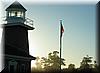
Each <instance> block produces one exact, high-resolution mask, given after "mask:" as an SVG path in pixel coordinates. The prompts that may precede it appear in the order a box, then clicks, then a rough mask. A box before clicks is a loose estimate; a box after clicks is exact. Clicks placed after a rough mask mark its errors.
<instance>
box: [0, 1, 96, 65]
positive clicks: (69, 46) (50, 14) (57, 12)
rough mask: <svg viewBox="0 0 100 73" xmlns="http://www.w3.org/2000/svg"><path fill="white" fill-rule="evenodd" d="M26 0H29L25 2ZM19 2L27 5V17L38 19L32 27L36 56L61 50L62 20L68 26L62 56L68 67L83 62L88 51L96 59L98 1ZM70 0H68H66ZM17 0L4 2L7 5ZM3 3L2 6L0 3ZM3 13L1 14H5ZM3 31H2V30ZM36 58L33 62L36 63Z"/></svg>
mask: <svg viewBox="0 0 100 73" xmlns="http://www.w3.org/2000/svg"><path fill="white" fill-rule="evenodd" d="M24 1H26V2H24ZM60 1H61V0H59V1H55V2H53V1H51V2H49V1H48V2H45V0H44V2H43V3H41V1H40V2H37V1H36V2H35V1H32V2H31V1H30V2H28V3H27V0H22V1H20V0H19V2H20V3H21V4H22V5H23V6H24V7H25V8H26V9H27V12H26V17H28V18H30V19H32V20H33V21H34V28H35V29H34V30H29V31H28V33H29V34H28V36H29V50H30V54H31V55H32V56H35V57H37V56H39V57H43V56H44V57H47V55H48V53H50V52H53V51H55V50H57V51H59V38H60V37H59V35H60V20H62V22H63V23H62V24H63V27H64V34H63V37H62V57H63V58H64V59H65V60H66V61H65V62H66V67H67V66H68V65H69V64H70V63H73V64H75V66H76V67H79V66H80V62H81V60H82V58H83V57H84V56H86V55H89V56H92V57H93V60H95V59H96V54H97V53H96V3H97V1H95V0H88V1H86V2H85V1H84V2H79V3H78V2H77V1H78V0H77V1H76V2H73V1H72V2H68V3H67V2H64V1H62V3H60ZM66 1H67V0H66ZM12 2H13V1H12V0H9V2H4V4H3V6H2V7H3V8H2V14H3V15H5V12H4V9H6V7H8V6H9V5H10V4H11V3H12ZM0 7H1V6H0ZM3 15H2V16H1V17H3ZM0 34H2V31H1V33H0ZM33 63H34V62H33V61H32V66H33Z"/></svg>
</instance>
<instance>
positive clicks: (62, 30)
mask: <svg viewBox="0 0 100 73" xmlns="http://www.w3.org/2000/svg"><path fill="white" fill-rule="evenodd" d="M60 25H61V27H60V37H62V34H63V32H64V28H63V25H62V21H60Z"/></svg>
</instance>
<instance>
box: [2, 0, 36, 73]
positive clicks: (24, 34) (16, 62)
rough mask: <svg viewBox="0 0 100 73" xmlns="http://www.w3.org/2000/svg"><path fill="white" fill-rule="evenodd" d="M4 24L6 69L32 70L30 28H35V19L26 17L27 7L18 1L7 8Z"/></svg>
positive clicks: (32, 58) (9, 70) (17, 71)
mask: <svg viewBox="0 0 100 73" xmlns="http://www.w3.org/2000/svg"><path fill="white" fill-rule="evenodd" d="M5 11H6V19H5V21H6V23H4V24H3V35H4V36H3V37H4V38H3V40H4V44H3V46H4V70H5V71H7V72H10V73H15V72H16V73H29V72H31V60H35V57H33V56H31V55H30V54H29V41H28V30H34V27H33V20H31V19H29V18H26V16H25V15H26V11H27V10H26V9H25V8H24V7H23V6H22V5H21V4H20V3H19V2H17V1H15V2H14V3H12V4H11V5H10V6H9V7H8V8H6V10H5Z"/></svg>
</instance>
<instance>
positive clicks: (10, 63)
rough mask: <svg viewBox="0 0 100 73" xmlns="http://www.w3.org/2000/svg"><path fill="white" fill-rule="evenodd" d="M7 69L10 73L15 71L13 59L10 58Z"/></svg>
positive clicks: (15, 66) (15, 64)
mask: <svg viewBox="0 0 100 73" xmlns="http://www.w3.org/2000/svg"><path fill="white" fill-rule="evenodd" d="M8 69H9V72H10V73H15V72H16V71H17V62H16V61H15V60H10V61H9V62H8Z"/></svg>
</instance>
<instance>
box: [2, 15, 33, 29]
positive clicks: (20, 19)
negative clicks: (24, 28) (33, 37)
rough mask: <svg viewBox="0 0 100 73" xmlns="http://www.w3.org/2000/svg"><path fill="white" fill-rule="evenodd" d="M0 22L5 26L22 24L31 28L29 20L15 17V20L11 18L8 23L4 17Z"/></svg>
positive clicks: (31, 22) (31, 24) (31, 21)
mask: <svg viewBox="0 0 100 73" xmlns="http://www.w3.org/2000/svg"><path fill="white" fill-rule="evenodd" d="M8 19H9V18H8ZM2 21H3V24H7V23H17V22H18V23H24V24H25V25H28V26H30V27H33V20H31V19H29V18H25V20H24V19H23V18H21V17H16V18H15V17H14V18H12V17H11V19H9V20H8V22H7V20H6V16H5V17H3V19H2ZM9 21H10V22H9Z"/></svg>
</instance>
